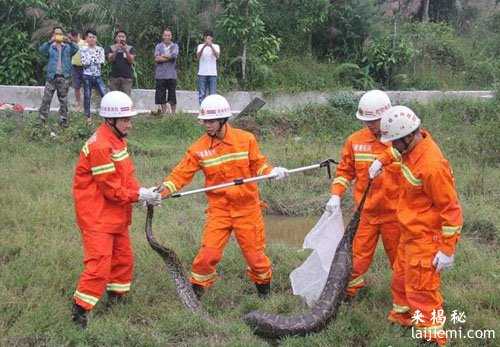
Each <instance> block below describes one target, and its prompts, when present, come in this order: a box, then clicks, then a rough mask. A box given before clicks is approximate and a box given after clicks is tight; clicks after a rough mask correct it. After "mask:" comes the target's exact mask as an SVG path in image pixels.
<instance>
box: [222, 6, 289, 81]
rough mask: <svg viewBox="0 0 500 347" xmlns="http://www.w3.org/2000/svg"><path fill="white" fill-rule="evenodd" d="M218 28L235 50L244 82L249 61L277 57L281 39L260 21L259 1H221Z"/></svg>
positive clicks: (255, 62) (264, 60)
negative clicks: (269, 31) (268, 30)
mask: <svg viewBox="0 0 500 347" xmlns="http://www.w3.org/2000/svg"><path fill="white" fill-rule="evenodd" d="M222 3H223V7H224V10H223V13H222V15H221V17H220V19H219V20H218V22H217V24H218V27H219V28H220V29H221V31H222V33H223V34H224V35H225V36H226V40H225V41H226V42H227V43H230V45H231V46H233V47H234V48H235V49H236V51H237V58H236V59H235V60H237V61H240V63H241V79H242V81H243V83H246V82H247V67H248V62H249V61H250V62H252V63H254V64H259V63H266V62H270V61H272V60H274V59H276V58H277V52H278V50H279V46H280V40H279V39H278V38H276V37H275V36H274V35H271V34H268V33H267V32H266V28H265V25H264V21H263V20H262V4H261V3H260V1H258V0H236V1H231V0H224V1H222Z"/></svg>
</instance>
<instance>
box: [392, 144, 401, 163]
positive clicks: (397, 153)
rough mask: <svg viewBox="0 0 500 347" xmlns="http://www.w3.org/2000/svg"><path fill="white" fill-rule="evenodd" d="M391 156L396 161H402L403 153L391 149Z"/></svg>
mask: <svg viewBox="0 0 500 347" xmlns="http://www.w3.org/2000/svg"><path fill="white" fill-rule="evenodd" d="M391 154H392V156H393V157H394V159H395V160H396V161H401V153H399V151H398V150H397V149H396V148H394V147H391Z"/></svg>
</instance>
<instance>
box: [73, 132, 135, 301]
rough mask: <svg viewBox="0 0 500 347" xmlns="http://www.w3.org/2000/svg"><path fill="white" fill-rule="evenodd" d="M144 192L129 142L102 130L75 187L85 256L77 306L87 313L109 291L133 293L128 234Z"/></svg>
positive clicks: (88, 148)
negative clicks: (131, 290)
mask: <svg viewBox="0 0 500 347" xmlns="http://www.w3.org/2000/svg"><path fill="white" fill-rule="evenodd" d="M139 188H140V187H139V183H138V182H137V179H136V178H135V169H134V165H133V163H132V160H131V158H130V157H129V153H128V151H127V142H126V140H125V139H123V138H119V137H118V136H117V135H115V133H114V132H113V131H112V129H111V127H110V126H109V125H107V124H102V125H101V126H100V127H99V128H98V129H97V131H96V132H95V133H94V135H92V137H91V138H90V139H89V140H88V141H87V142H86V143H85V145H84V146H83V148H82V150H81V152H80V158H79V160H78V164H77V166H76V172H75V176H74V181H73V197H74V201H75V210H76V220H77V224H78V226H79V228H80V231H81V235H82V241H83V252H84V261H83V262H84V270H83V273H82V274H81V276H80V280H79V282H78V286H77V288H76V291H75V294H74V300H75V302H76V303H77V304H78V305H79V306H81V307H83V308H84V309H86V310H90V309H92V307H93V306H94V305H95V304H96V303H97V301H98V300H99V299H100V297H101V296H102V294H103V293H104V291H105V290H108V291H110V292H114V293H115V294H119V295H121V294H124V293H126V292H128V291H129V290H130V283H131V281H132V271H133V263H134V258H133V255H132V249H131V246H130V239H129V232H128V229H129V225H130V222H131V216H132V205H131V204H132V203H133V202H136V201H137V200H138V197H139Z"/></svg>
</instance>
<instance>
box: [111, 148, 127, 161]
mask: <svg viewBox="0 0 500 347" xmlns="http://www.w3.org/2000/svg"><path fill="white" fill-rule="evenodd" d="M128 157H129V155H128V151H127V148H125V149H123V150H122V151H120V152H118V153H114V154H111V160H113V161H122V160H124V159H127V158H128Z"/></svg>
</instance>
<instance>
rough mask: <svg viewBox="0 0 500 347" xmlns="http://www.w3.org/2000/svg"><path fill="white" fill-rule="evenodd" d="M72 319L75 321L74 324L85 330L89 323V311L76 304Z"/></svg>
mask: <svg viewBox="0 0 500 347" xmlns="http://www.w3.org/2000/svg"><path fill="white" fill-rule="evenodd" d="M71 318H72V319H73V322H75V324H76V325H78V326H79V327H80V328H82V329H85V328H86V327H87V322H88V318H87V311H86V310H85V309H84V308H83V307H81V306H80V305H77V304H76V303H73V310H72V312H71Z"/></svg>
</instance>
